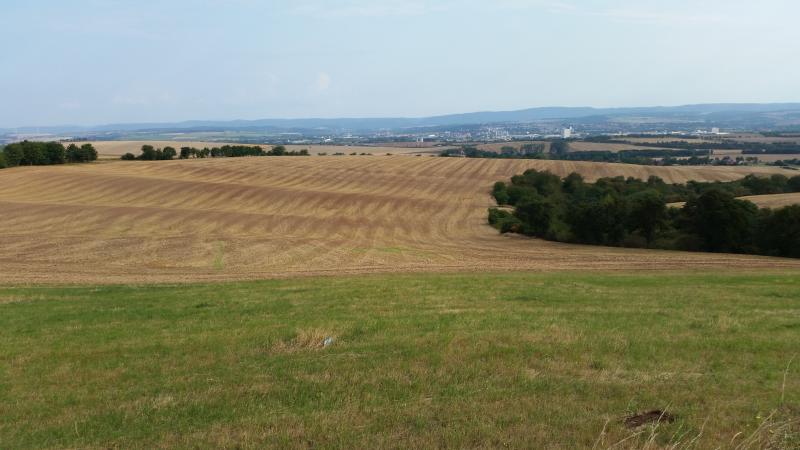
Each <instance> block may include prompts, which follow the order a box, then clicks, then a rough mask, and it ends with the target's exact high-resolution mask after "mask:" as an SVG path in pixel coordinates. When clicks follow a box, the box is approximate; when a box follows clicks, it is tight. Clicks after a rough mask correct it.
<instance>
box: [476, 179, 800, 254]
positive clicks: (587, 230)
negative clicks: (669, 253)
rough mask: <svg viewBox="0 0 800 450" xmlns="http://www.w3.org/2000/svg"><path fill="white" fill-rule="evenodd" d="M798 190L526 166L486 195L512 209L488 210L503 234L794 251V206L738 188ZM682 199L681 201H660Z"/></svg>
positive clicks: (775, 183) (770, 183)
mask: <svg viewBox="0 0 800 450" xmlns="http://www.w3.org/2000/svg"><path fill="white" fill-rule="evenodd" d="M782 192H800V176H795V177H792V178H787V177H785V176H783V175H773V176H772V177H769V178H760V177H756V176H748V177H746V178H745V179H743V180H739V181H734V182H728V183H702V182H689V183H687V184H667V183H665V182H664V181H663V180H661V179H660V178H658V177H650V178H649V179H648V180H647V181H642V180H639V179H634V178H627V179H626V178H624V177H616V178H601V179H599V180H597V181H596V182H595V183H587V182H586V181H584V179H583V177H581V175H579V174H577V173H572V174H570V175H569V176H567V177H566V178H563V179H562V178H560V177H558V176H557V175H554V174H552V173H550V172H539V171H536V170H528V171H526V172H525V173H523V174H522V175H516V176H514V177H513V178H512V179H511V183H504V182H497V183H495V185H494V188H493V190H492V194H493V195H494V197H495V199H496V200H497V202H498V204H500V205H507V206H512V207H513V211H509V210H506V209H499V208H491V209H490V210H489V223H490V224H492V225H493V226H495V227H496V228H498V229H499V230H500V231H501V232H503V233H508V232H512V233H520V234H525V235H529V236H536V237H540V238H544V239H548V240H554V241H559V242H572V243H581V244H594V245H608V246H622V247H641V248H659V249H669V250H689V251H709V252H730V253H747V254H760V255H771V256H784V257H792V258H800V205H794V206H788V207H784V208H779V209H766V208H765V209H759V208H758V207H757V206H756V205H755V204H753V203H752V202H749V201H745V200H740V199H737V198H736V197H737V196H741V195H755V194H772V193H782ZM680 201H683V202H686V203H685V205H684V206H683V207H681V208H672V207H668V203H672V202H680Z"/></svg>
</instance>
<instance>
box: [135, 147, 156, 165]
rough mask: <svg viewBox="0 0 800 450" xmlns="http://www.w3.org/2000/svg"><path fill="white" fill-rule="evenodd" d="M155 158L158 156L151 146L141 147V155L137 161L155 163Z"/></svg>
mask: <svg viewBox="0 0 800 450" xmlns="http://www.w3.org/2000/svg"><path fill="white" fill-rule="evenodd" d="M157 158H158V154H157V153H156V149H155V148H154V147H153V146H152V145H143V146H142V154H141V155H139V159H141V160H144V161H155V160H156V159H157Z"/></svg>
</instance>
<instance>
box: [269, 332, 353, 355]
mask: <svg viewBox="0 0 800 450" xmlns="http://www.w3.org/2000/svg"><path fill="white" fill-rule="evenodd" d="M338 343H339V342H338V336H337V335H336V333H333V332H331V331H330V330H326V329H322V328H310V329H299V330H297V331H296V332H295V335H294V337H293V338H291V339H288V340H282V341H278V342H276V343H275V344H273V345H272V348H271V350H272V352H274V353H294V352H299V351H306V350H322V349H325V348H327V347H330V346H331V345H334V344H338Z"/></svg>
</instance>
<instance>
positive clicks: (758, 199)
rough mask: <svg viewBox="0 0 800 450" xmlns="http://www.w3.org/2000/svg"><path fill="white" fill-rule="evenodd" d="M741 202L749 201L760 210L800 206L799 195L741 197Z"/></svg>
mask: <svg viewBox="0 0 800 450" xmlns="http://www.w3.org/2000/svg"><path fill="white" fill-rule="evenodd" d="M742 200H749V201H751V202H753V203H755V204H756V205H757V206H758V207H760V208H780V207H781V206H789V205H800V194H798V193H796V192H795V193H791V194H771V195H750V196H747V197H742Z"/></svg>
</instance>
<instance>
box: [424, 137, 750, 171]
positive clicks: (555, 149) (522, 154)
mask: <svg viewBox="0 0 800 450" xmlns="http://www.w3.org/2000/svg"><path fill="white" fill-rule="evenodd" d="M544 150H545V146H544V144H528V145H527V146H522V147H521V148H520V149H519V150H518V149H516V148H514V147H511V146H507V147H503V148H502V149H501V150H500V151H499V152H495V151H491V150H480V149H478V148H476V147H474V146H464V147H461V148H459V149H447V150H443V151H442V152H441V153H440V156H443V157H466V158H496V159H549V160H556V161H589V162H613V163H622V164H639V165H646V166H653V165H657V166H697V165H709V164H726V165H727V164H734V163H736V162H739V161H742V162H745V161H746V160H745V158H744V157H741V158H740V159H737V160H736V161H734V160H731V158H729V157H726V158H723V159H714V158H711V157H710V156H709V151H708V150H693V149H678V150H656V149H654V150H621V151H618V152H612V151H608V150H597V151H571V150H570V146H569V142H568V141H566V140H555V141H551V142H550V151H549V152H548V153H545V151H544ZM756 161H757V158H749V159H748V160H747V162H756Z"/></svg>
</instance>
